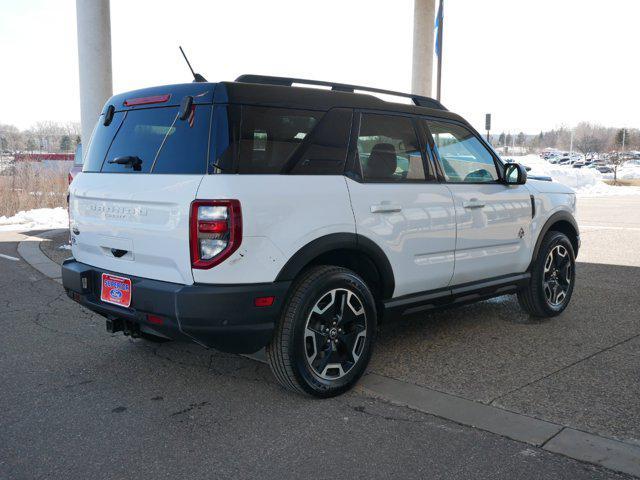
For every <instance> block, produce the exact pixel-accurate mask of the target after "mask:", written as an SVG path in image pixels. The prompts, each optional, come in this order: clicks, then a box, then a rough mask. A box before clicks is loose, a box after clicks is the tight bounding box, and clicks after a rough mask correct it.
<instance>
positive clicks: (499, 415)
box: [358, 373, 640, 477]
mask: <svg viewBox="0 0 640 480" xmlns="http://www.w3.org/2000/svg"><path fill="white" fill-rule="evenodd" d="M358 389H359V390H360V391H361V392H362V393H364V394H369V395H370V396H373V397H375V398H378V399H380V400H385V401H388V402H390V403H393V404H396V405H401V406H405V407H409V408H411V409H414V410H418V411H421V412H424V413H428V414H431V415H435V416H438V417H441V418H445V419H447V420H452V421H454V422H456V423H459V424H461V425H467V426H470V427H474V428H479V429H481V430H485V431H487V432H491V433H495V434H497V435H501V436H504V437H507V438H511V439H513V440H517V441H519V442H524V443H528V444H531V445H535V446H537V447H540V448H542V449H544V450H547V451H550V452H553V453H558V454H561V455H564V456H566V457H570V458H573V459H576V460H580V461H583V462H588V463H592V464H595V465H600V466H603V467H606V468H609V469H611V470H616V471H618V472H623V473H627V474H629V475H634V476H637V477H640V446H638V445H634V444H629V443H625V442H620V441H617V440H611V439H608V438H604V437H601V436H599V435H594V434H592V433H587V432H582V431H579V430H576V429H573V428H569V427H565V426H563V425H558V424H555V423H551V422H547V421H544V420H539V419H537V418H533V417H529V416H526V415H521V414H519V413H515V412H510V411H508V410H504V409H501V408H498V407H494V406H490V405H485V404H483V403H478V402H474V401H472V400H467V399H465V398H461V397H457V396H455V395H449V394H447V393H442V392H438V391H435V390H432V389H430V388H426V387H421V386H419V385H414V384H411V383H407V382H403V381H400V380H396V379H393V378H388V377H384V376H382V375H378V374H375V373H369V374H367V375H366V376H365V377H363V379H362V380H361V381H360V384H359V387H358Z"/></svg>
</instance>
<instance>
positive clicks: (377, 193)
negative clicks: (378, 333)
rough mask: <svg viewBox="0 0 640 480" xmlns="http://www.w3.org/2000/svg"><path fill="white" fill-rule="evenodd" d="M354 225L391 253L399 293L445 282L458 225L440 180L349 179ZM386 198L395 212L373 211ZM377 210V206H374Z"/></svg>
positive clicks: (450, 265) (419, 289) (395, 293)
mask: <svg viewBox="0 0 640 480" xmlns="http://www.w3.org/2000/svg"><path fill="white" fill-rule="evenodd" d="M347 185H348V186H349V192H350V194H351V202H352V205H353V212H354V214H355V218H356V230H357V232H358V234H359V235H363V236H365V237H367V238H369V239H370V240H373V241H374V242H375V243H376V244H377V245H378V246H379V247H381V248H382V250H383V251H384V253H385V254H386V255H387V258H388V259H389V262H390V263H391V268H392V269H393V273H394V277H395V291H394V294H393V296H394V297H398V296H402V295H407V294H410V293H415V292H421V291H425V290H433V289H437V288H442V287H446V286H448V285H449V282H450V281H451V276H452V275H453V267H454V250H455V241H456V224H455V214H454V208H453V198H452V196H451V192H450V191H449V190H448V189H447V187H446V186H445V185H444V184H438V183H400V184H398V183H358V182H355V181H353V180H351V179H347ZM385 202H387V203H388V204H391V205H393V206H396V205H397V206H398V207H401V210H400V211H397V212H372V211H371V207H372V206H376V205H384V204H385ZM374 210H375V208H374Z"/></svg>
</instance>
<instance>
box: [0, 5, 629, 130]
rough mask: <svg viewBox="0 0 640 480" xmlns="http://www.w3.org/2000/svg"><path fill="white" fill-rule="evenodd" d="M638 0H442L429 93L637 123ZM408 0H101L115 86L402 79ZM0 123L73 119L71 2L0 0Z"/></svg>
mask: <svg viewBox="0 0 640 480" xmlns="http://www.w3.org/2000/svg"><path fill="white" fill-rule="evenodd" d="M639 19H640V1H637V0H607V1H602V0H597V1H596V0H582V1H580V0H530V1H527V2H524V1H514V0H480V1H478V0H445V30H444V36H445V38H444V67H443V88H442V102H443V103H444V104H445V106H447V107H448V108H449V109H450V110H453V111H455V112H457V113H460V114H462V115H463V116H465V117H466V118H467V119H468V120H469V121H471V122H472V123H473V124H474V125H475V126H476V128H478V129H480V130H481V129H483V128H484V114H485V113H486V112H491V113H492V114H493V119H494V124H493V126H494V128H493V130H494V131H495V132H498V131H501V130H511V131H512V132H518V131H520V130H523V131H525V132H528V133H534V132H538V131H540V130H541V129H550V128H554V127H557V126H560V125H567V126H572V125H575V124H576V123H577V122H578V121H580V120H587V121H592V122H598V123H601V124H604V125H607V126H617V127H621V126H628V127H636V128H639V127H640V89H639V88H638V82H639V78H640V63H639V62H638V44H639V42H640V41H639V40H638V37H637V30H638V28H639V24H638V21H639ZM412 22H413V0H384V1H383V0H323V1H322V2H311V1H302V0H295V1H293V0H291V1H290V0H255V1H254V0H235V1H232V2H229V1H218V0H209V1H196V0H180V1H178V2H176V1H161V0H135V1H132V0H111V29H112V49H113V77H114V78H113V85H114V91H115V92H122V91H126V90H131V89H135V88H139V87H145V86H151V85H161V84H168V83H178V82H185V81H190V80H191V77H190V74H189V72H188V70H187V67H186V65H185V64H184V63H183V60H182V58H181V56H180V53H179V51H178V45H179V44H181V45H182V46H183V47H184V48H185V50H186V51H187V53H188V55H189V57H190V59H191V62H192V64H193V65H194V67H196V71H199V72H200V73H202V74H203V75H204V76H205V77H206V78H207V79H208V80H210V81H217V80H232V79H234V78H235V77H237V76H238V75H239V74H242V73H262V74H270V75H286V76H297V77H303V78H314V79H324V80H333V81H339V82H346V83H355V84H363V85H370V86H376V87H380V88H387V89H393V90H401V91H409V89H410V85H411V42H412V29H413V23H412ZM0 46H1V48H0V52H1V58H0V62H1V63H0V64H1V65H2V73H0V123H13V124H15V125H18V126H19V127H21V128H25V127H28V126H29V125H31V124H32V123H33V122H35V121H37V120H63V121H66V120H79V118H80V108H79V99H78V64H77V47H76V18H75V1H73V0H0Z"/></svg>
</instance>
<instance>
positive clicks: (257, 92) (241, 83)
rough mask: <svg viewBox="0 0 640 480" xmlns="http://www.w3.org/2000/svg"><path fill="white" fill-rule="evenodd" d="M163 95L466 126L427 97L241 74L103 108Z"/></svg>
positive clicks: (150, 92) (154, 90) (149, 92)
mask: <svg viewBox="0 0 640 480" xmlns="http://www.w3.org/2000/svg"><path fill="white" fill-rule="evenodd" d="M254 82H259V83H254ZM276 83H277V84H276ZM294 83H302V84H305V83H307V84H315V85H322V86H330V87H331V88H332V89H331V90H327V89H320V88H307V87H298V86H292V85H293V84H294ZM355 90H360V91H371V92H373V93H384V94H387V95H396V96H400V97H407V98H411V99H412V100H413V101H414V103H417V104H415V105H407V104H403V103H396V102H390V101H385V100H383V99H381V98H378V97H376V96H374V95H370V94H368V93H359V92H355ZM166 94H168V96H169V99H168V100H167V101H166V103H165V102H163V104H164V105H178V104H179V103H180V101H181V100H182V98H183V97H184V96H185V95H191V96H193V97H194V102H195V103H212V102H215V103H235V104H245V105H246V104H249V105H262V106H272V107H283V108H301V109H309V110H321V111H326V110H329V109H330V108H338V107H342V108H359V109H365V110H380V111H388V112H399V113H409V114H414V115H427V116H433V117H440V118H447V119H450V120H456V121H459V122H463V123H465V124H467V125H468V122H466V121H465V120H464V119H463V118H462V117H460V116H459V115H456V114H455V113H452V112H449V111H448V110H446V109H445V108H444V107H443V106H442V105H441V104H440V103H439V102H438V101H436V100H433V99H431V98H428V97H421V96H417V95H412V94H407V93H400V92H392V91H388V90H381V89H376V88H370V87H362V86H356V85H346V84H340V83H330V82H321V81H312V80H301V79H292V78H288V77H265V76H258V75H243V76H241V77H238V80H237V81H234V82H219V83H209V82H192V83H184V84H177V85H162V86H155V87H149V88H144V89H140V90H134V91H130V92H125V93H120V94H117V95H114V96H113V97H111V99H109V100H108V101H107V103H106V104H105V107H106V106H107V105H109V104H113V105H114V106H115V107H116V110H130V109H137V108H146V106H147V105H140V106H133V107H128V106H125V105H124V102H125V100H127V99H131V98H135V97H150V96H155V95H166ZM427 105H428V106H427Z"/></svg>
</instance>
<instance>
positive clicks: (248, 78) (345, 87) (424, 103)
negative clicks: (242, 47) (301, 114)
mask: <svg viewBox="0 0 640 480" xmlns="http://www.w3.org/2000/svg"><path fill="white" fill-rule="evenodd" d="M236 82H242V83H259V84H263V85H280V86H285V87H291V86H293V84H294V83H299V84H302V85H320V86H323V87H331V90H336V91H338V92H349V93H354V92H355V91H356V90H362V91H363V92H372V93H381V94H384V95H393V96H395V97H404V98H410V99H411V100H413V103H414V104H416V105H418V106H419V107H428V108H435V109H437V110H446V108H444V106H443V105H442V104H441V103H440V102H439V101H437V100H434V99H433V98H429V97H423V96H422V95H414V94H412V93H402V92H394V91H392V90H383V89H381V88H371V87H363V86H361V85H349V84H346V83H335V82H324V81H322V80H305V79H303V78H290V77H272V76H269V75H253V74H244V75H240V76H239V77H238V78H236Z"/></svg>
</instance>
